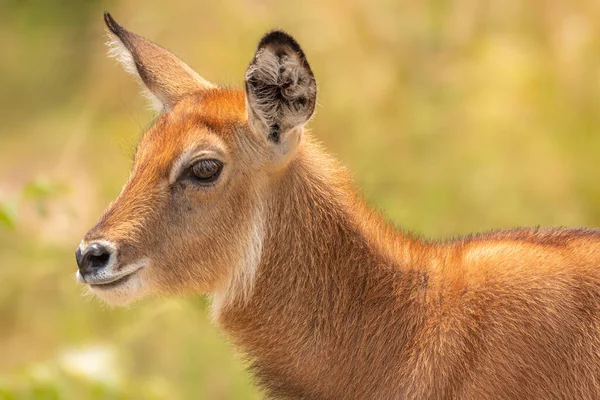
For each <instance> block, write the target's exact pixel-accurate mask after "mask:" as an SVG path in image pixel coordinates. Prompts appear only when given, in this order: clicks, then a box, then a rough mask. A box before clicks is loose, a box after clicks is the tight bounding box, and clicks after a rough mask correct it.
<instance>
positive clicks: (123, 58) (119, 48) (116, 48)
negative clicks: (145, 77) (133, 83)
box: [106, 32, 164, 112]
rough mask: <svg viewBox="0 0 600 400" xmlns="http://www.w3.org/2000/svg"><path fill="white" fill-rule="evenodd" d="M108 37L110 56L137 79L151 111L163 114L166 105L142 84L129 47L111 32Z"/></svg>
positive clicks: (107, 43)
mask: <svg viewBox="0 0 600 400" xmlns="http://www.w3.org/2000/svg"><path fill="white" fill-rule="evenodd" d="M107 35H108V41H107V42H106V45H107V46H108V55H109V56H110V57H111V58H114V59H115V60H117V61H118V62H119V64H121V65H122V66H123V69H125V72H127V73H128V74H130V75H132V76H133V77H135V79H136V80H137V81H138V83H139V84H140V86H141V88H142V94H143V95H144V97H145V98H146V99H147V100H148V105H149V107H150V109H152V110H154V111H157V112H161V111H162V110H163V109H164V105H163V103H162V102H161V101H160V100H159V99H158V97H156V96H155V95H154V94H152V92H150V91H149V90H148V89H147V88H146V86H145V85H144V83H143V82H142V78H141V77H140V74H139V73H138V70H137V67H136V66H135V61H134V59H133V55H132V54H131V52H130V51H129V50H128V49H127V47H125V45H124V44H123V42H121V40H119V38H118V37H117V36H115V35H114V34H112V33H110V32H109V33H108V34H107Z"/></svg>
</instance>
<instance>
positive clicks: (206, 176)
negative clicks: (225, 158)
mask: <svg viewBox="0 0 600 400" xmlns="http://www.w3.org/2000/svg"><path fill="white" fill-rule="evenodd" d="M222 170H223V163H222V162H221V161H219V160H214V159H207V160H200V161H198V162H197V163H196V164H194V165H192V167H191V168H190V173H189V175H190V177H191V178H192V179H193V180H195V181H197V182H201V183H211V182H214V181H216V180H217V178H218V177H219V175H220V174H221V171H222Z"/></svg>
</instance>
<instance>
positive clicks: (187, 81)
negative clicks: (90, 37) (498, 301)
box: [76, 14, 317, 304]
mask: <svg viewBox="0 0 600 400" xmlns="http://www.w3.org/2000/svg"><path fill="white" fill-rule="evenodd" d="M105 22H106V25H107V27H108V29H109V35H110V37H111V42H110V45H111V51H110V52H111V54H112V55H113V56H115V57H116V58H117V59H118V60H119V61H120V62H121V64H123V66H124V68H125V70H126V71H127V72H129V73H131V74H132V75H134V77H136V78H137V79H138V80H139V81H140V83H141V84H142V86H143V88H144V90H145V91H147V93H148V95H149V97H150V98H151V99H152V100H153V103H154V104H155V106H156V107H157V108H158V109H159V111H160V113H159V115H158V117H157V118H156V120H155V122H154V124H153V125H152V127H151V128H150V129H149V130H148V131H147V132H146V133H145V134H144V135H143V137H142V139H141V140H140V142H139V144H138V148H137V151H136V154H135V158H134V163H133V168H132V171H131V174H130V176H129V179H128V180H127V182H126V183H125V186H124V187H123V190H122V192H121V193H120V194H119V196H118V197H117V198H116V199H115V200H114V202H113V203H112V204H110V205H109V206H108V208H107V209H106V210H105V211H104V213H103V214H102V216H101V218H100V220H99V221H98V222H97V224H96V225H95V226H94V227H92V229H91V230H90V231H89V232H87V234H86V235H85V237H84V238H83V241H82V243H81V245H80V246H79V248H78V249H77V251H76V258H77V263H78V267H79V269H78V272H77V278H78V280H79V281H80V282H83V283H85V284H87V285H88V287H89V289H90V290H91V292H93V293H94V294H96V295H97V296H99V297H100V298H102V299H104V300H105V301H107V302H108V303H111V304H127V303H129V302H131V301H134V300H136V299H139V298H142V297H145V296H148V295H156V294H173V293H185V292H195V293H205V294H206V293H213V294H215V293H216V294H217V296H218V295H219V293H221V294H222V293H224V292H225V291H227V290H229V289H231V287H232V286H233V285H237V287H236V290H237V291H239V292H241V293H242V294H243V292H244V291H248V290H249V289H250V288H249V287H247V286H248V283H247V282H251V280H248V279H247V277H248V276H251V275H252V273H253V272H254V269H255V268H256V264H257V263H258V261H259V260H258V259H259V258H260V251H261V246H262V232H263V229H264V224H265V220H264V212H263V211H264V209H263V208H264V200H265V198H266V196H267V195H268V193H267V190H266V188H267V187H268V186H269V183H271V182H272V181H273V179H275V178H276V177H277V176H278V174H281V173H282V171H285V169H286V168H289V166H290V164H291V160H293V159H294V157H295V155H296V153H297V152H298V149H299V147H301V143H302V139H303V132H304V126H305V124H306V123H307V121H308V120H309V119H310V118H311V116H312V115H313V113H314V109H315V104H316V92H317V88H316V82H315V78H314V76H313V73H312V71H311V68H310V66H309V64H308V62H307V60H306V57H305V55H304V52H303V51H302V49H301V48H300V46H299V45H298V43H297V42H296V41H295V40H294V39H293V38H292V37H291V36H289V35H288V34H286V33H284V32H281V31H273V32H270V33H268V34H266V35H265V36H264V37H263V38H262V40H260V42H259V44H258V48H257V50H256V53H255V55H254V57H253V59H252V60H251V62H250V65H249V67H248V69H247V72H246V74H245V77H244V81H245V90H238V89H230V88H221V87H218V86H217V85H214V84H212V83H210V82H209V81H207V80H206V79H204V78H202V77H201V76H200V75H198V74H197V73H196V72H194V71H193V70H192V69H191V68H190V67H188V66H187V65H186V64H184V63H183V62H182V61H181V60H180V59H179V58H177V57H176V56H175V55H173V54H172V53H170V52H169V51H167V50H165V49H163V48H162V47H159V46H158V45H156V44H154V43H152V42H150V41H148V40H146V39H144V38H143V37H141V36H138V35H136V34H134V33H132V32H129V31H127V30H126V29H124V28H123V27H122V26H120V25H119V24H118V23H117V22H116V21H115V20H114V19H113V18H112V17H111V16H110V14H105ZM242 277H244V278H242ZM244 282H246V283H244Z"/></svg>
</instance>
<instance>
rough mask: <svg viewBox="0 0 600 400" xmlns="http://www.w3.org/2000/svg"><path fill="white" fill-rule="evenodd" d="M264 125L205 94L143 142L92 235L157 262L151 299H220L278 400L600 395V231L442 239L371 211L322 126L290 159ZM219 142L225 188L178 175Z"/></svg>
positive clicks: (304, 136) (236, 336)
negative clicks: (174, 173)
mask: <svg viewBox="0 0 600 400" xmlns="http://www.w3.org/2000/svg"><path fill="white" fill-rule="evenodd" d="M250 107H253V105H252V104H250ZM311 112H312V111H311ZM249 114H250V113H249V112H248V111H247V109H246V96H245V94H244V92H243V91H239V90H234V89H207V88H198V90H197V91H196V92H194V93H187V94H186V95H185V96H184V97H183V100H181V101H179V102H178V103H177V104H176V105H175V107H174V108H173V110H172V112H170V113H166V114H162V115H161V116H160V117H159V118H158V120H157V121H156V123H155V124H154V126H153V127H152V128H151V129H150V131H149V132H148V133H147V134H146V135H145V136H144V138H143V139H142V141H141V143H140V145H139V150H138V153H137V155H136V158H135V163H134V168H133V171H132V175H131V178H130V180H129V182H128V183H127V184H126V186H125V188H124V190H123V192H122V194H121V195H120V196H119V198H118V199H117V200H116V201H115V203H114V204H112V205H111V207H110V208H109V209H108V210H107V212H106V213H105V214H104V216H103V217H102V218H101V220H100V222H99V223H98V225H96V227H95V228H93V229H92V230H91V231H90V232H89V233H88V235H87V236H86V238H85V240H86V241H87V242H90V241H93V240H95V239H98V238H102V239H105V240H110V241H112V242H113V243H118V245H119V257H120V260H121V261H120V263H121V264H124V263H126V262H131V261H133V260H135V259H138V258H140V257H146V258H148V259H150V260H151V264H150V265H149V266H148V267H147V268H145V269H144V270H143V271H142V272H141V276H142V279H143V282H144V290H142V291H141V292H140V293H141V294H136V295H135V298H137V297H141V296H142V295H148V294H159V293H174V292H190V291H191V292H194V293H213V294H214V293H216V292H218V293H220V294H219V296H220V298H221V300H219V302H220V304H219V306H218V307H216V310H215V321H216V323H217V324H218V325H219V326H220V327H221V328H222V329H223V330H224V331H225V332H227V334H228V336H229V337H230V338H231V340H232V341H233V342H234V343H235V345H236V346H237V347H238V348H239V349H240V350H241V351H242V352H243V353H244V354H245V355H246V356H247V358H248V360H249V362H250V366H251V370H252V372H253V373H254V374H255V376H256V378H257V381H258V383H259V384H260V385H261V387H262V388H264V390H265V392H266V393H267V395H269V396H271V397H274V398H289V399H300V398H309V399H404V398H407V399H598V398H600V231H598V230H572V229H562V228H561V229H549V230H545V229H519V230H513V231H504V232H492V233H487V234H480V235H475V236H469V237H465V238H459V239H456V240H452V241H447V242H443V243H435V242H427V241H424V240H421V239H418V238H415V237H413V236H411V235H408V234H405V233H402V232H399V231H396V230H395V229H394V228H393V227H391V226H390V225H389V224H388V223H386V222H385V221H384V220H383V218H382V217H381V216H379V215H378V214H377V213H375V212H373V211H372V210H370V209H369V208H368V207H367V206H366V205H365V204H364V201H363V200H362V199H361V198H360V196H358V195H356V192H357V191H356V189H355V187H354V186H353V184H352V181H351V179H350V178H349V177H348V174H347V173H346V171H345V170H344V169H343V168H342V167H341V166H339V165H338V163H337V162H336V161H334V160H333V159H331V158H330V157H329V156H327V155H326V154H325V153H324V152H323V151H322V150H321V149H320V148H319V146H318V145H317V144H315V142H314V140H313V139H312V138H311V136H310V134H309V133H306V132H304V133H302V129H300V130H299V132H300V133H301V134H300V136H299V142H298V143H297V145H295V144H294V146H295V147H293V146H292V147H290V150H289V152H288V153H286V154H285V155H283V156H282V155H281V154H279V153H277V152H275V153H274V150H273V148H274V147H273V146H278V145H277V144H274V143H272V142H271V141H269V139H268V132H262V131H260V130H254V129H252V128H251V126H250V124H249V122H248V115H249ZM309 116H310V115H308V116H307V118H308V117H309ZM265 129H266V128H265ZM293 129H297V128H291V129H290V131H289V132H287V133H286V132H282V134H287V135H291V134H292V133H291V132H292V130H293ZM292 144H293V143H292ZM213 147H216V148H219V149H220V150H219V151H221V152H222V156H223V159H224V160H225V163H226V169H224V172H223V174H224V176H223V177H222V178H221V180H220V183H219V184H218V185H216V186H215V187H214V188H212V189H210V190H203V191H202V190H201V191H198V190H196V189H194V188H191V187H190V185H189V184H188V183H185V182H180V183H177V182H175V183H173V182H169V174H170V171H171V169H172V167H173V164H174V162H175V160H177V159H178V157H180V156H181V154H183V153H185V151H186V150H188V149H190V148H213ZM274 154H275V155H274ZM253 210H254V211H253ZM256 210H258V211H256ZM256 213H258V214H260V215H261V216H262V221H263V222H264V225H263V226H262V227H263V228H262V230H259V231H260V232H259V233H260V235H258V236H257V237H260V239H261V244H262V246H261V247H260V252H259V253H257V254H259V256H260V257H258V259H257V263H256V265H255V266H254V267H255V268H254V269H251V268H250V267H249V265H250V264H251V263H250V261H248V254H249V253H252V251H250V250H248V249H251V247H248V243H251V240H250V239H249V237H250V236H251V235H250V236H249V233H248V232H252V230H251V228H252V227H253V226H255V225H256V218H255V216H256ZM122 260H127V261H122ZM251 270H252V271H254V272H252V273H251ZM243 282H246V283H248V282H251V287H246V286H244V288H245V290H247V293H245V294H244V295H241V294H240V293H239V291H240V287H242V286H243ZM240 285H242V286H240ZM101 296H104V297H105V298H107V300H108V301H111V299H110V296H109V295H101ZM132 299H134V296H133V295H132V296H131V298H130V299H129V300H132ZM223 299H225V300H223Z"/></svg>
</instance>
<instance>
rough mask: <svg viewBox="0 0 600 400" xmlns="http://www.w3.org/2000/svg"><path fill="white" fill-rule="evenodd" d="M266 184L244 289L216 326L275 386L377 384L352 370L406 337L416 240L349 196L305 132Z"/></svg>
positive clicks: (341, 174) (389, 356)
mask: <svg viewBox="0 0 600 400" xmlns="http://www.w3.org/2000/svg"><path fill="white" fill-rule="evenodd" d="M269 192H270V193H272V196H271V197H270V200H269V201H268V204H267V205H266V206H265V207H264V210H263V212H264V213H265V214H264V215H265V218H264V221H265V224H264V231H263V232H262V233H263V240H262V246H261V254H260V260H259V261H258V262H257V266H256V269H255V271H254V276H253V277H252V279H253V283H252V292H251V294H250V295H249V296H248V297H247V298H246V299H245V301H233V302H231V303H229V304H227V305H226V306H224V307H222V309H221V310H220V312H219V316H218V318H217V319H218V323H219V325H220V326H221V327H222V328H224V329H225V330H226V331H227V332H228V333H229V335H230V336H231V338H232V339H233V340H234V342H236V344H237V345H238V346H239V347H240V348H241V349H242V351H244V352H245V353H246V355H247V356H248V357H249V358H250V359H251V360H252V361H253V369H254V372H255V374H256V376H257V378H258V379H259V381H262V382H264V383H265V386H267V389H268V390H270V391H271V392H273V393H275V394H279V395H282V394H283V395H294V396H295V395H301V396H307V397H311V392H310V391H311V390H312V391H314V392H312V394H316V393H330V394H331V395H334V397H335V396H342V394H341V393H339V387H340V386H341V385H340V384H339V382H340V380H343V381H348V384H347V385H346V386H345V387H346V389H347V390H353V391H354V393H353V396H352V397H354V396H355V395H356V394H357V393H365V394H366V393H367V392H366V391H368V390H375V389H374V388H371V387H368V385H365V384H364V383H361V385H360V387H359V386H358V382H359V379H358V376H357V374H358V371H361V366H362V365H363V364H364V368H369V369H372V368H381V369H385V368H389V367H391V366H392V365H395V363H396V362H397V361H398V357H402V354H403V351H404V348H405V347H406V346H405V345H406V342H407V341H409V340H410V339H411V332H413V331H414V329H415V327H414V323H412V322H411V321H410V320H408V319H403V318H402V315H406V314H410V312H408V311H407V310H409V309H411V308H414V307H415V306H416V305H415V304H414V301H413V299H414V297H415V296H414V285H411V282H415V277H416V278H419V279H421V278H422V277H418V276H417V275H419V274H420V273H418V272H415V271H414V270H411V269H410V268H409V267H408V266H409V265H410V264H411V263H410V259H409V257H408V255H409V254H410V252H409V250H410V248H411V247H414V246H419V244H418V243H417V242H414V241H413V240H411V239H410V238H409V237H406V236H403V235H401V234H399V233H398V232H396V231H395V230H393V229H392V228H390V227H389V226H388V225H387V224H385V223H384V222H382V221H381V220H380V218H379V217H378V216H376V215H375V213H373V212H371V211H369V210H368V209H367V208H366V207H365V206H364V204H363V203H362V201H361V200H358V199H356V196H355V192H356V191H355V190H354V188H353V186H352V184H351V182H350V180H349V179H348V178H347V177H346V173H345V171H343V169H341V168H340V167H339V166H337V165H336V164H335V163H334V162H333V161H332V160H330V159H329V158H327V157H326V156H324V155H323V154H322V153H321V152H320V151H319V150H318V148H317V147H316V146H315V145H314V144H312V143H310V142H309V141H307V142H305V143H304V144H303V145H302V146H301V148H300V149H299V153H298V155H297V157H296V158H295V159H294V160H293V161H292V162H291V164H290V165H289V167H288V168H287V169H286V171H285V173H283V174H282V176H281V177H280V180H279V181H278V182H276V183H275V184H274V185H273V187H271V188H270V189H269ZM421 275H422V274H421ZM375 326H378V329H377V330H374V328H373V327H375ZM386 335H392V336H393V337H394V340H389V337H387V336H386ZM390 346H392V347H390ZM367 364H368V365H367ZM362 370H363V371H364V369H362ZM292 382H293V383H292ZM302 383H305V385H302ZM330 384H331V386H330ZM342 387H343V385H342ZM333 388H338V389H337V390H338V392H332V390H334V389H333ZM342 397H343V396H342Z"/></svg>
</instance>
